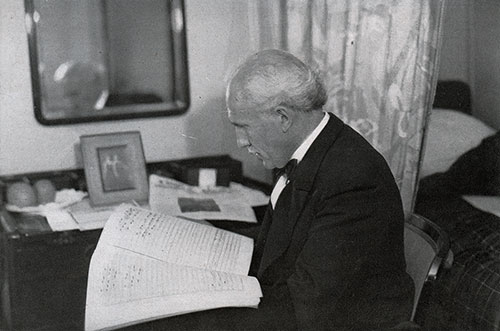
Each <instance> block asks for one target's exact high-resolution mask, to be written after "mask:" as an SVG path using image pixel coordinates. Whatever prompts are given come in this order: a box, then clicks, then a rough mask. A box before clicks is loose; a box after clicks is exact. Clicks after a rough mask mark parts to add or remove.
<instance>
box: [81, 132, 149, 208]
mask: <svg viewBox="0 0 500 331" xmlns="http://www.w3.org/2000/svg"><path fill="white" fill-rule="evenodd" d="M80 145H81V150H82V156H83V165H84V170H85V179H86V181H87V189H88V193H89V198H90V203H91V204H92V205H93V206H103V205H112V204H117V203H121V202H131V201H136V202H144V201H147V199H148V194H149V188H148V179H147V173H146V161H145V158H144V151H143V147H142V139H141V134H140V132H139V131H129V132H117V133H107V134H96V135H86V136H81V137H80Z"/></svg>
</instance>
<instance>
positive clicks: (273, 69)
mask: <svg viewBox="0 0 500 331" xmlns="http://www.w3.org/2000/svg"><path fill="white" fill-rule="evenodd" d="M326 101H327V95H326V92H325V89H324V87H323V85H322V84H321V82H320V80H319V79H318V77H317V75H316V74H315V73H314V72H313V71H312V70H311V69H310V68H309V67H307V66H306V65H305V64H304V63H302V62H301V61H300V60H298V59H297V58H295V57H294V56H292V55H291V54H289V53H286V52H284V51H280V50H265V51H262V52H259V53H257V54H255V55H253V56H251V57H250V58H249V59H248V60H247V61H246V62H245V63H243V64H242V65H241V66H240V67H239V68H238V70H237V72H236V73H235V74H234V76H233V78H232V79H231V82H230V83H229V86H228V89H227V108H228V117H229V121H230V122H231V123H232V124H233V126H234V127H235V130H236V138H237V143H238V146H239V147H240V148H246V149H247V150H248V152H249V153H251V154H253V155H255V156H256V157H257V158H259V159H260V160H261V161H262V163H263V164H264V167H266V168H268V169H272V168H286V170H285V171H283V174H281V176H280V177H279V179H278V181H277V183H276V184H275V187H274V189H273V191H272V194H271V201H270V206H269V208H268V211H267V213H266V216H265V219H264V221H263V224H262V228H261V231H260V234H259V237H258V240H257V243H256V248H255V253H254V259H253V262H252V271H251V272H253V273H254V274H255V275H256V276H257V278H258V279H259V281H260V282H261V285H262V288H263V293H264V297H263V299H262V302H261V304H260V306H259V309H258V310H260V312H254V313H252V312H249V313H248V319H246V318H245V320H246V323H247V325H251V323H252V320H253V322H256V323H257V325H260V326H261V327H263V328H266V329H272V328H275V329H294V328H299V329H309V330H319V329H352V328H356V329H365V330H375V329H385V328H390V327H393V326H396V325H398V324H399V323H400V322H403V321H405V320H408V319H409V317H410V312H411V308H412V302H413V283H412V280H411V278H410V277H409V276H408V275H407V274H406V271H405V260H404V248H403V224H404V216H403V211H402V204H401V200H400V194H399V190H398V188H397V186H396V183H395V181H394V178H393V176H392V173H391V171H390V170H389V167H388V166H387V164H386V162H385V160H384V158H383V157H382V156H381V155H380V154H379V153H378V152H377V151H376V150H375V149H374V148H372V146H371V145H370V144H369V143H368V142H367V141H366V140H365V139H364V138H363V137H361V136H360V135H359V134H358V133H356V132H355V131H354V130H352V129H351V128H350V127H349V126H347V125H345V124H344V123H343V122H342V121H341V120H339V119H338V118H337V117H335V116H334V115H333V114H330V113H325V112H323V109H322V107H323V105H324V104H325V103H326Z"/></svg>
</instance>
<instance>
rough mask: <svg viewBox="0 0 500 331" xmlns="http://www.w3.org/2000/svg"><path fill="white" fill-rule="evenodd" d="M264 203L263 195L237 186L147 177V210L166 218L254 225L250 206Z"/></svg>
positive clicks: (253, 216) (234, 184)
mask: <svg viewBox="0 0 500 331" xmlns="http://www.w3.org/2000/svg"><path fill="white" fill-rule="evenodd" d="M268 202H269V197H268V196H267V195H265V194H264V193H262V192H260V191H258V190H252V189H250V188H247V187H245V186H243V185H240V184H238V183H231V185H230V186H229V187H221V186H216V187H198V186H191V185H187V184H184V183H182V182H179V181H177V180H174V179H171V178H167V177H161V176H158V175H151V176H150V177H149V205H150V207H151V210H152V211H155V212H160V213H164V214H168V215H173V216H184V217H187V218H192V219H204V220H231V221H241V222H249V223H256V222H257V218H256V217H255V213H254V211H253V209H252V206H259V205H266V204H267V203H268Z"/></svg>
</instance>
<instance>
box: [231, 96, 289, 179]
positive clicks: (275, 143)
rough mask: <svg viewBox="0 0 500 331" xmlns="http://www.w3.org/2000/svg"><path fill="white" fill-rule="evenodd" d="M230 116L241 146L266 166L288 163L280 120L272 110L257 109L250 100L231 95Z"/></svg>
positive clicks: (237, 140)
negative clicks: (284, 153) (285, 156)
mask: <svg viewBox="0 0 500 331" xmlns="http://www.w3.org/2000/svg"><path fill="white" fill-rule="evenodd" d="M227 105H228V107H227V109H228V118H229V121H230V122H231V124H233V126H234V128H235V132H236V143H237V144H238V147H239V148H246V149H247V150H248V152H249V153H250V154H252V155H255V156H256V157H257V158H258V159H260V160H261V161H262V163H263V164H264V167H265V168H267V169H273V168H276V167H282V166H283V165H284V164H285V163H286V161H287V160H286V159H284V157H283V155H282V154H283V150H282V148H280V146H281V144H282V141H281V140H282V139H283V138H282V136H281V135H280V127H279V122H277V120H276V119H275V118H273V116H272V114H271V112H270V111H262V110H260V109H257V107H256V106H255V105H252V104H251V103H249V102H238V101H236V100H234V99H233V98H231V96H229V98H228V103H227Z"/></svg>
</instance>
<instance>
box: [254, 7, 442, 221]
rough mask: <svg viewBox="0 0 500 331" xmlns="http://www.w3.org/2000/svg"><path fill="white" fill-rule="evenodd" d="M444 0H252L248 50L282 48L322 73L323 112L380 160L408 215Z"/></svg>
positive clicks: (433, 78)
mask: <svg viewBox="0 0 500 331" xmlns="http://www.w3.org/2000/svg"><path fill="white" fill-rule="evenodd" d="M444 1H445V0H420V1H415V0H281V1H267V0H255V1H249V2H248V15H249V22H253V23H251V24H250V27H249V30H250V35H251V38H250V39H251V43H252V48H253V49H254V50H258V49H265V48H281V49H285V50H287V51H289V52H291V53H292V54H294V55H296V56H297V57H299V58H301V59H302V60H304V61H305V62H306V63H308V64H310V65H311V66H313V67H314V68H315V69H317V70H319V71H320V72H321V73H322V76H323V79H324V81H325V84H326V87H327V90H328V94H329V101H328V103H327V105H326V109H325V110H327V111H331V112H333V113H334V114H336V115H337V116H338V117H340V118H341V119H342V120H344V122H346V123H347V124H349V125H350V126H352V127H353V128H354V129H355V130H357V131H358V132H360V133H361V134H362V135H363V136H364V137H365V138H366V139H367V140H368V141H369V142H370V143H371V144H372V145H373V146H374V147H375V148H376V149H377V150H378V151H379V152H381V153H382V155H383V156H384V157H385V159H386V160H387V162H388V164H389V166H390V168H391V170H392V172H393V174H394V177H395V178H396V182H397V184H398V186H399V189H400V191H401V196H402V199H403V204H404V209H405V213H406V215H409V214H410V213H411V212H412V210H413V204H414V196H415V193H416V190H417V180H418V169H419V165H420V162H421V154H422V149H423V148H422V147H423V141H424V136H425V124H426V122H427V116H428V113H429V109H430V108H431V104H432V100H433V98H434V90H435V85H436V79H437V64H438V58H439V57H438V50H439V46H440V35H441V31H440V29H441V23H442V13H443V10H444Z"/></svg>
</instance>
